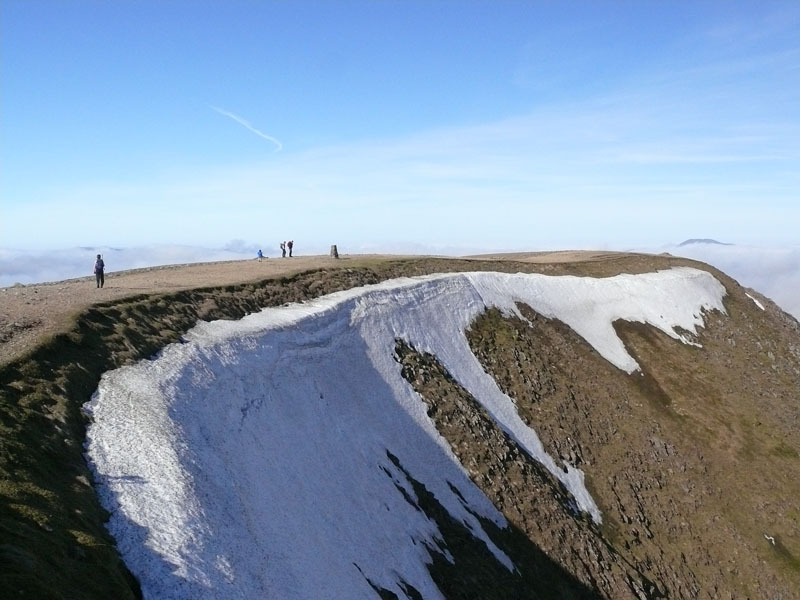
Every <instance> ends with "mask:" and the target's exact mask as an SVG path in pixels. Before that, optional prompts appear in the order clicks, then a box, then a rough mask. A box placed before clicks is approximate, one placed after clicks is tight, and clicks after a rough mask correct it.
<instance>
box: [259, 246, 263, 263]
mask: <svg viewBox="0 0 800 600" xmlns="http://www.w3.org/2000/svg"><path fill="white" fill-rule="evenodd" d="M262 258H264V254H263V253H262V252H261V248H259V249H258V262H261V259H262Z"/></svg>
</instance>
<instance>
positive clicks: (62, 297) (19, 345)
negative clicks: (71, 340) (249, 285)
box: [0, 255, 391, 365]
mask: <svg viewBox="0 0 800 600" xmlns="http://www.w3.org/2000/svg"><path fill="white" fill-rule="evenodd" d="M379 258H381V257H376V256H367V255H364V256H361V255H359V256H357V257H351V256H343V257H341V258H340V259H338V260H336V259H333V258H330V257H328V256H300V257H294V258H291V259H288V258H287V259H280V258H265V259H264V260H263V261H261V262H258V261H257V260H237V261H224V262H213V263H196V264H184V265H169V266H161V267H150V268H146V269H134V270H130V271H118V272H114V271H113V270H112V271H109V272H107V273H106V280H105V286H104V287H103V288H102V289H97V287H96V285H95V280H94V276H93V275H90V276H88V277H81V278H78V279H68V280H66V281H57V282H53V283H41V284H31V285H24V286H23V285H17V286H13V287H7V288H0V365H3V364H6V363H8V362H10V361H12V360H14V359H15V358H19V357H20V356H23V355H24V354H26V353H27V352H29V351H30V350H32V349H33V348H35V347H36V346H37V345H38V344H39V343H41V341H42V340H44V339H45V338H47V337H49V336H51V335H53V334H55V333H58V332H60V331H63V330H64V329H65V328H66V327H68V326H69V323H70V321H71V318H72V317H73V316H74V315H76V314H77V313H80V312H82V311H83V310H85V309H86V308H88V307H89V306H91V305H93V304H96V303H98V302H107V301H109V300H118V299H120V298H125V297H128V296H136V295H139V294H157V293H164V292H175V291H179V290H185V289H192V288H202V287H209V286H225V285H234V284H239V283H246V282H250V281H259V280H262V279H267V278H270V277H275V276H280V275H287V274H290V273H296V272H300V271H305V270H308V269H319V268H332V267H340V268H346V267H347V266H349V265H352V264H354V263H356V262H360V261H362V260H365V259H379ZM382 258H387V259H388V258H391V257H382ZM110 266H111V267H112V268H113V265H110Z"/></svg>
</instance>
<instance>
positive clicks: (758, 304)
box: [744, 292, 767, 310]
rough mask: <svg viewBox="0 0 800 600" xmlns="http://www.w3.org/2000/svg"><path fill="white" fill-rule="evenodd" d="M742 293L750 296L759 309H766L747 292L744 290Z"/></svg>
mask: <svg viewBox="0 0 800 600" xmlns="http://www.w3.org/2000/svg"><path fill="white" fill-rule="evenodd" d="M744 295H745V296H747V297H748V298H750V300H752V301H753V302H755V304H756V306H757V307H758V308H760V309H761V310H767V309H766V308H764V305H763V304H761V302H759V301H758V300H757V299H755V298H753V296H751V295H750V294H748V293H747V292H745V293H744Z"/></svg>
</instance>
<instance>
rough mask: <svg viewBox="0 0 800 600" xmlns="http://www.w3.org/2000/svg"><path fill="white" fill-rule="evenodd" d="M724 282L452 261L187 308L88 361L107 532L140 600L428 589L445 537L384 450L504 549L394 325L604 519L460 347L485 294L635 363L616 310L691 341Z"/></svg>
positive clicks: (631, 366)
mask: <svg viewBox="0 0 800 600" xmlns="http://www.w3.org/2000/svg"><path fill="white" fill-rule="evenodd" d="M724 294H725V290H724V287H723V286H722V285H721V284H720V283H719V282H718V281H717V280H716V279H714V277H713V276H711V275H710V274H708V273H706V272H704V271H699V270H696V269H690V268H677V269H671V270H668V271H661V272H658V273H648V274H642V275H619V276H617V277H611V278H606V279H593V278H585V277H551V276H545V275H526V274H516V275H509V274H501V273H462V274H446V275H431V276H426V277H419V278H405V279H397V280H393V281H387V282H384V283H381V284H377V285H373V286H366V287H363V288H357V289H352V290H347V291H343V292H339V293H336V294H331V295H329V296H326V297H323V298H318V299H316V300H313V301H311V302H307V303H304V304H296V305H290V306H286V307H280V308H269V309H264V310H263V311H261V312H260V313H257V314H254V315H250V316H248V317H245V318H244V319H241V320H240V321H235V322H232V321H215V322H211V323H201V324H199V325H198V326H197V327H195V328H194V329H193V330H192V331H191V332H189V333H188V334H187V335H186V337H185V343H182V344H173V345H170V346H168V347H166V348H165V349H164V350H163V352H162V353H161V354H160V355H159V356H158V357H157V358H156V359H155V360H152V361H142V362H140V363H138V364H136V365H133V366H128V367H123V368H121V369H117V370H115V371H111V372H108V373H106V374H104V375H103V377H102V380H101V382H100V386H99V388H98V390H97V393H96V394H95V395H94V397H93V398H92V400H91V402H89V403H88V404H87V405H86V410H87V412H88V413H90V414H91V415H92V417H93V423H92V425H91V426H90V427H89V429H88V432H87V456H88V458H89V461H90V464H91V465H92V467H93V469H94V470H95V474H96V478H97V481H98V482H99V487H98V489H99V493H100V498H101V501H102V502H103V505H104V507H105V508H106V509H107V510H108V511H109V512H110V513H111V519H110V521H109V525H108V526H109V530H110V531H111V533H112V534H113V535H114V537H115V538H116V539H117V541H118V544H119V548H120V551H121V553H122V555H123V558H124V559H125V561H126V563H127V564H128V566H129V568H130V569H131V571H132V572H133V573H134V574H135V575H136V576H137V577H138V578H139V580H140V582H141V585H142V590H143V593H144V595H145V597H146V598H149V597H153V598H165V597H169V598H197V597H203V598H231V597H276V598H287V599H290V598H315V597H338V598H345V597H347V598H352V597H367V596H371V595H374V591H373V590H372V588H371V587H370V586H369V583H368V582H367V580H366V578H369V580H370V581H372V582H374V583H375V584H377V585H380V586H381V587H384V588H386V589H389V590H391V591H393V592H394V593H396V594H398V595H399V596H401V597H402V596H403V595H404V594H403V592H402V589H401V588H400V587H399V584H398V581H400V580H403V581H405V582H407V583H408V584H410V585H413V586H414V587H415V588H416V589H417V590H419V591H420V593H422V595H423V597H425V598H440V597H441V594H440V592H439V591H438V589H437V588H436V586H435V584H434V583H433V581H432V580H431V578H430V575H429V574H428V572H427V569H426V564H427V563H429V562H430V556H429V551H428V547H431V548H435V547H437V545H438V542H437V541H439V540H440V539H441V534H440V532H439V531H438V529H437V527H436V525H435V524H434V523H433V522H432V521H431V520H429V519H428V518H427V517H426V516H425V515H424V513H422V512H421V511H420V510H418V509H417V507H415V506H414V502H415V501H416V499H415V496H414V493H413V488H412V487H411V486H410V484H409V483H408V481H407V479H406V478H405V474H404V473H403V471H402V470H400V469H398V468H397V467H396V466H395V465H394V464H393V463H392V462H391V461H390V460H389V459H388V458H387V454H386V453H387V450H388V451H390V452H391V453H392V454H393V455H395V456H396V457H397V458H398V460H399V463H400V464H401V465H402V466H403V469H405V470H406V471H407V472H408V473H410V474H411V476H413V477H414V478H415V479H417V480H418V481H420V482H421V483H423V484H424V485H425V486H426V487H427V489H428V490H429V491H431V492H432V493H433V494H434V495H435V497H436V499H437V500H438V501H439V502H440V503H441V504H442V505H443V506H444V507H445V508H446V510H447V511H448V512H449V513H450V514H451V515H452V516H453V517H454V518H455V519H456V520H459V521H461V522H463V523H464V524H465V525H466V526H467V527H468V528H469V529H470V530H471V531H472V532H473V534H474V535H475V536H476V537H478V538H480V539H482V540H483V541H484V542H486V544H487V547H488V548H489V549H490V550H491V551H492V553H493V554H494V556H495V557H496V558H497V560H498V561H500V562H501V563H502V564H504V565H505V566H506V568H508V569H510V570H511V569H513V568H514V565H513V564H512V563H511V561H510V560H509V558H508V557H507V556H506V555H505V554H504V553H503V552H502V551H501V550H500V549H498V548H497V547H496V546H495V545H494V543H493V542H492V541H491V540H490V539H489V537H488V535H487V534H486V533H485V531H484V530H483V528H482V526H481V524H480V521H479V520H478V519H477V518H476V517H475V515H480V516H482V517H484V518H488V519H491V520H492V521H493V522H494V523H496V524H497V525H498V526H500V527H504V526H506V521H505V519H504V518H503V516H502V515H501V514H500V513H499V512H498V511H497V510H496V509H495V508H494V506H493V505H492V504H491V502H490V501H489V500H488V499H487V498H486V496H485V495H484V494H483V493H482V492H481V491H480V490H479V489H478V488H477V487H476V486H475V485H473V484H472V482H471V481H470V480H469V478H468V476H467V474H466V472H465V470H464V468H463V467H462V466H461V465H460V464H459V462H458V460H457V458H456V457H455V456H454V454H453V453H452V451H451V450H450V447H449V445H448V443H447V441H446V440H444V439H443V438H442V437H441V436H440V435H439V434H438V432H437V430H436V428H435V425H434V424H433V422H432V421H431V419H430V418H429V417H428V416H427V407H426V405H425V403H424V402H422V401H421V399H420V398H419V397H418V395H417V394H416V393H415V392H414V390H413V389H412V387H411V386H410V385H409V384H408V383H407V382H406V381H405V380H404V379H403V378H402V376H401V368H400V365H399V364H398V363H397V361H396V360H395V357H394V346H395V340H396V339H397V338H401V339H403V340H404V341H406V342H407V343H409V344H411V345H412V346H414V347H415V348H416V349H417V350H420V351H423V352H430V353H432V354H433V355H435V356H436V357H437V359H438V360H439V361H440V362H441V363H442V364H443V366H444V367H445V368H446V369H447V370H448V371H449V372H450V373H451V374H452V376H453V377H454V378H455V379H456V380H457V381H458V382H459V383H460V384H461V385H462V386H463V387H464V388H465V389H467V390H468V391H469V392H470V393H471V394H472V395H473V396H474V397H475V398H476V400H478V401H479V402H480V403H481V404H482V405H483V406H484V407H485V408H486V410H487V411H488V412H489V413H490V414H491V416H492V417H493V418H494V419H495V420H496V422H497V423H498V424H499V425H500V426H501V427H502V428H503V429H504V430H505V431H506V432H507V433H508V434H509V435H511V436H512V437H513V438H514V439H515V440H516V441H517V442H518V443H519V444H520V445H521V446H522V447H524V448H525V450H526V451H527V452H528V453H529V454H530V455H531V456H532V457H534V458H535V459H536V460H538V461H539V462H541V463H542V464H543V465H544V466H545V467H546V468H547V469H548V470H549V471H550V472H551V473H552V474H553V475H554V476H555V477H556V478H558V479H559V480H560V481H561V482H562V483H563V484H564V485H565V486H566V487H567V489H568V490H569V491H570V493H571V494H572V495H573V497H574V498H575V501H576V504H577V506H578V507H579V508H580V510H583V511H586V512H588V513H589V514H591V515H592V517H593V518H594V519H595V520H596V521H600V519H601V515H600V511H599V510H598V508H597V505H596V504H595V502H594V500H593V499H592V497H591V495H590V494H589V492H588V490H587V489H586V487H585V485H584V481H583V480H584V474H583V472H582V471H581V470H579V469H576V468H574V467H572V466H570V465H567V467H566V468H567V471H566V472H565V471H564V469H563V468H562V467H561V465H559V464H557V463H556V462H555V461H554V460H553V458H552V457H550V456H549V455H548V454H547V453H546V452H545V451H544V449H543V446H542V444H541V442H540V440H539V438H538V436H537V435H536V432H535V431H533V430H532V429H530V428H529V427H527V426H526V425H525V424H524V422H523V421H522V420H521V419H520V417H519V415H518V414H517V412H516V408H515V406H514V403H513V402H512V400H511V399H510V398H509V397H508V396H506V395H505V394H503V393H502V392H501V391H500V389H499V388H498V386H497V384H496V383H495V382H494V380H493V379H492V378H491V377H490V376H489V375H488V374H486V373H485V372H484V370H483V368H482V367H481V365H480V364H479V363H478V361H477V359H476V358H475V356H474V355H473V354H472V352H471V351H470V349H469V345H468V343H467V340H466V336H465V331H466V329H467V328H468V327H469V325H470V323H471V322H472V321H473V320H474V319H475V318H476V317H477V316H478V315H479V314H481V313H482V312H483V311H485V310H486V309H487V308H489V307H498V308H499V309H501V310H502V311H503V312H504V313H506V314H509V315H517V316H521V315H520V314H519V311H518V308H517V306H516V303H517V302H522V303H526V304H528V305H530V306H531V307H532V308H533V309H534V310H536V311H537V312H539V313H541V314H543V315H545V316H547V317H551V318H556V319H559V320H561V321H563V322H565V323H566V324H567V325H569V326H570V327H572V328H573V329H574V330H575V331H576V332H577V333H578V334H579V335H581V336H582V337H583V338H584V339H585V340H586V341H587V342H589V343H590V344H591V345H592V346H593V347H594V348H595V349H596V350H597V351H598V352H599V353H600V354H601V355H602V356H603V357H604V358H606V359H607V360H609V361H610V362H612V363H613V364H615V365H616V366H617V367H619V368H620V369H623V370H625V371H626V372H628V373H632V372H633V371H634V370H636V369H637V368H638V365H637V364H636V362H635V361H634V360H633V358H632V357H630V355H628V353H627V351H626V350H625V348H624V346H623V344H622V342H621V341H620V340H619V338H618V337H617V336H616V333H615V332H614V329H613V323H614V321H616V320H618V319H625V320H628V321H637V322H642V323H648V324H651V325H653V326H655V327H657V328H659V329H660V330H661V331H664V332H665V333H666V334H667V335H670V336H671V337H673V338H675V339H678V340H682V341H684V342H689V341H690V340H688V339H685V338H684V337H682V335H681V334H679V333H678V331H677V330H678V329H680V330H685V331H688V332H690V333H692V334H694V333H696V331H697V327H699V326H702V324H703V318H702V314H703V311H705V310H720V311H723V312H724V307H723V305H722V297H723V296H724ZM450 484H452V485H453V486H455V488H457V490H458V494H456V493H454V492H453V490H452V489H451V488H450ZM398 489H402V490H403V492H404V493H400V492H399V491H398ZM462 497H463V500H462ZM407 498H408V499H407ZM447 555H448V554H447V553H446V556H447Z"/></svg>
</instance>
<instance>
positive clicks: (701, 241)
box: [678, 238, 733, 246]
mask: <svg viewBox="0 0 800 600" xmlns="http://www.w3.org/2000/svg"><path fill="white" fill-rule="evenodd" d="M691 244H717V245H718V246H733V244H729V243H727V242H718V241H717V240H712V239H709V238H692V239H690V240H686V241H685V242H681V243H680V244H678V246H689V245H691Z"/></svg>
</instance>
